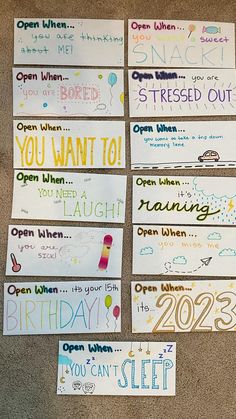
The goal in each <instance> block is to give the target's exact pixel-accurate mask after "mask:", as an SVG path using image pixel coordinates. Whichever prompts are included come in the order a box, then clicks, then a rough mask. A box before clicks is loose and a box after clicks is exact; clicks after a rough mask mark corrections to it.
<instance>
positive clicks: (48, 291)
mask: <svg viewBox="0 0 236 419" xmlns="http://www.w3.org/2000/svg"><path fill="white" fill-rule="evenodd" d="M120 306H121V281H105V280H103V281H89V282H88V281H79V282H76V281H73V282H68V281H66V282H61V281H59V282H17V283H5V284H4V331H3V332H4V335H46V334H47V335H49V334H50V335H52V334H59V333H60V334H62V333H63V334H64V333H112V332H120V327H121V322H120V311H121V309H120Z"/></svg>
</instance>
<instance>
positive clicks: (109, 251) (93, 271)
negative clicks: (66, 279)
mask: <svg viewBox="0 0 236 419" xmlns="http://www.w3.org/2000/svg"><path fill="white" fill-rule="evenodd" d="M122 240H123V229H121V228H90V227H62V226H43V225H40V226H32V225H10V226H9V228H8V248H7V266H6V275H14V276H15V275H24V276H26V275H33V276H36V275H37V276H73V277H76V276H82V277H86V276H87V277H102V278H103V277H104V278H109V277H110V278H112V277H113V278H120V277H121V262H122Z"/></svg>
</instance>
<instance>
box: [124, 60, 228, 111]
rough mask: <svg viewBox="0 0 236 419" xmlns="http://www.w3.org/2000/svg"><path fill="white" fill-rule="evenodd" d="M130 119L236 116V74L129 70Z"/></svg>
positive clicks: (195, 70) (225, 72)
mask: <svg viewBox="0 0 236 419" xmlns="http://www.w3.org/2000/svg"><path fill="white" fill-rule="evenodd" d="M129 110H130V116H131V117H139V116H142V117H145V116H159V117H161V116H171V117H172V116H201V115H209V116H210V115H236V70H222V69H220V70H212V69H211V70H209V69H205V70H202V69H185V70H184V69H176V68H171V69H164V70H162V69H155V70H149V69H135V70H129Z"/></svg>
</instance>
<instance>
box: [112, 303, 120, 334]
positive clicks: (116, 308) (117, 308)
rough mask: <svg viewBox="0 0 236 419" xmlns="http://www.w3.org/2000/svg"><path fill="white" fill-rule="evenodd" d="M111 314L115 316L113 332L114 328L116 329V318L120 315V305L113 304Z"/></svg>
mask: <svg viewBox="0 0 236 419" xmlns="http://www.w3.org/2000/svg"><path fill="white" fill-rule="evenodd" d="M113 316H114V317H115V329H114V332H115V331H116V329H117V319H118V318H119V316H120V307H119V306H115V307H114V308H113Z"/></svg>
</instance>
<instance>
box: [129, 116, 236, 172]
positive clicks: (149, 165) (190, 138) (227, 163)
mask: <svg viewBox="0 0 236 419" xmlns="http://www.w3.org/2000/svg"><path fill="white" fill-rule="evenodd" d="M235 131H236V122H235V121H196V122H193V121H192V122H188V121H181V122H170V121H163V122H140V121H139V122H132V123H131V124H130V136H131V169H154V168H155V169H191V168H197V169H203V168H208V167H212V168H216V169H217V168H219V169H220V168H221V169H222V168H231V167H236V148H235V144H234V139H233V136H232V132H235Z"/></svg>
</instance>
